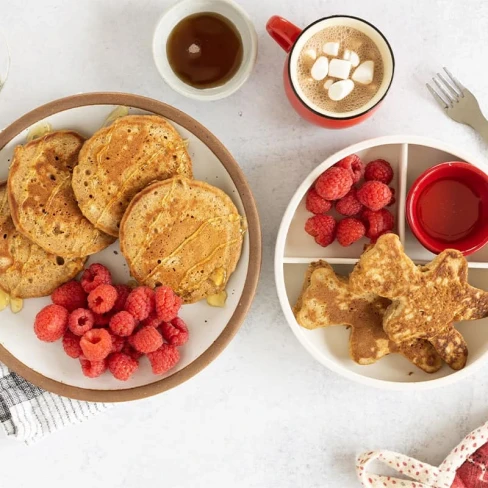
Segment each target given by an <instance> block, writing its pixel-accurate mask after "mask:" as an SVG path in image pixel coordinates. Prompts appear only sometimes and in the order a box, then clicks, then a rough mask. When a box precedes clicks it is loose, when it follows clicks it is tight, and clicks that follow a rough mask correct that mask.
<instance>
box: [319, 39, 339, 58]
mask: <svg viewBox="0 0 488 488" xmlns="http://www.w3.org/2000/svg"><path fill="white" fill-rule="evenodd" d="M322 51H324V53H325V54H328V55H329V56H337V55H338V54H339V43H338V42H326V43H325V44H324V46H323V47H322Z"/></svg>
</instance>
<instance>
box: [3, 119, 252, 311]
mask: <svg viewBox="0 0 488 488" xmlns="http://www.w3.org/2000/svg"><path fill="white" fill-rule="evenodd" d="M191 178H192V163H191V160H190V157H189V155H188V152H187V150H186V145H185V142H184V141H183V140H182V138H181V136H180V135H179V134H178V132H177V131H176V130H175V128H174V127H173V126H172V125H171V124H169V123H168V122H167V121H166V120H165V119H163V118H162V117H159V116H153V115H130V116H125V117H121V118H119V119H117V120H116V121H115V122H114V123H113V124H112V125H111V126H110V127H106V128H102V129H100V130H99V131H97V132H96V133H95V134H94V135H93V136H92V137H91V138H89V139H88V140H86V141H85V140H84V138H83V137H82V136H80V135H79V134H77V133H76V132H73V131H56V132H51V133H49V134H47V135H45V136H43V137H41V138H39V139H36V140H34V141H31V142H29V143H27V144H26V145H24V146H19V147H17V148H16V149H15V153H14V157H13V159H12V163H11V166H10V173H9V177H8V183H7V187H5V186H3V187H0V288H1V289H3V290H4V291H5V292H7V293H9V294H10V295H11V296H15V297H19V298H27V297H32V296H43V295H48V294H50V293H51V292H52V290H53V289H54V288H56V287H57V286H59V285H60V284H61V283H63V282H65V281H67V280H69V279H71V278H73V277H74V276H75V275H76V274H77V273H78V272H79V271H80V270H81V269H82V268H83V266H84V263H85V260H86V257H87V256H88V255H91V254H94V253H96V252H98V251H101V250H102V249H104V248H105V247H107V246H109V245H110V244H112V243H113V242H114V241H115V240H116V239H117V237H120V247H121V250H122V253H123V254H124V256H125V258H126V259H127V262H128V265H129V268H130V271H131V274H132V275H133V276H134V277H135V278H136V280H137V281H138V282H139V283H141V284H147V285H149V286H152V287H154V286H158V285H162V284H164V285H168V286H171V287H172V288H173V289H174V290H175V292H176V293H178V294H179V295H180V296H181V297H182V298H183V300H184V301H185V302H186V303H193V302H195V301H197V300H200V299H202V298H204V297H207V296H209V295H214V294H217V293H219V292H221V291H222V290H224V288H225V286H226V284H227V281H228V279H229V276H230V274H231V273H232V272H233V271H234V270H235V267H236V265H237V262H238V260H239V257H240V254H241V248H242V241H243V233H244V230H245V221H244V219H243V218H241V217H240V215H239V213H238V211H237V209H236V207H235V205H234V204H233V203H232V201H231V199H230V198H229V197H228V196H227V195H226V194H225V193H224V192H222V191H221V190H219V189H218V188H215V187H213V186H211V185H209V184H207V183H204V182H201V181H194V180H192V179H191ZM7 190H8V191H7ZM7 194H8V198H7Z"/></svg>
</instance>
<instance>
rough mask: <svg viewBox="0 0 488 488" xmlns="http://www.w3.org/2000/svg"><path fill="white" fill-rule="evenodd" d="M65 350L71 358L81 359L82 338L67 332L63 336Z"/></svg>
mask: <svg viewBox="0 0 488 488" xmlns="http://www.w3.org/2000/svg"><path fill="white" fill-rule="evenodd" d="M63 349H64V352H65V353H66V354H67V355H68V356H69V357H70V358H74V359H76V358H79V357H80V356H81V354H82V350H81V346H80V337H78V336H76V335H74V334H73V332H71V331H70V330H67V331H66V332H65V334H64V336H63Z"/></svg>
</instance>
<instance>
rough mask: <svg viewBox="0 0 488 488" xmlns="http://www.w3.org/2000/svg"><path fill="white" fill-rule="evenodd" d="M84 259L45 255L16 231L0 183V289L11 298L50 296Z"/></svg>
mask: <svg viewBox="0 0 488 488" xmlns="http://www.w3.org/2000/svg"><path fill="white" fill-rule="evenodd" d="M84 264H85V258H76V259H65V258H61V257H59V256H55V255H54V254H48V253H47V252H46V251H44V250H43V249H42V248H41V247H39V246H38V245H37V244H34V243H33V242H31V241H29V239H27V238H26V237H24V236H23V235H22V234H21V233H20V232H18V231H17V230H16V229H15V226H14V223H13V222H12V219H11V217H10V208H9V205H8V199H7V186H6V183H3V184H0V288H1V289H2V290H3V291H5V292H6V293H8V294H9V295H10V296H12V297H16V298H32V297H42V296H46V295H50V294H51V293H52V292H53V291H54V290H55V288H57V287H58V286H59V285H62V284H63V283H65V282H66V281H68V280H70V279H72V278H74V277H75V276H76V275H77V274H78V273H79V272H80V271H81V270H82V269H83V265H84Z"/></svg>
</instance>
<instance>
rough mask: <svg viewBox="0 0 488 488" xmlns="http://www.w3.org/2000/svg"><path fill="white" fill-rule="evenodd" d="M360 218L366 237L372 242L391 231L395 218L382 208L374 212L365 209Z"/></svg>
mask: <svg viewBox="0 0 488 488" xmlns="http://www.w3.org/2000/svg"><path fill="white" fill-rule="evenodd" d="M361 218H362V220H363V222H364V223H365V225H366V237H369V238H370V239H372V240H374V241H376V239H378V237H379V236H380V235H382V234H385V233H387V232H390V231H391V230H393V227H394V226H395V218H394V217H393V215H392V214H391V213H390V212H389V211H388V210H386V208H382V209H381V210H377V211H376V212H374V211H373V210H368V209H365V210H364V211H363V213H362V215H361Z"/></svg>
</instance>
